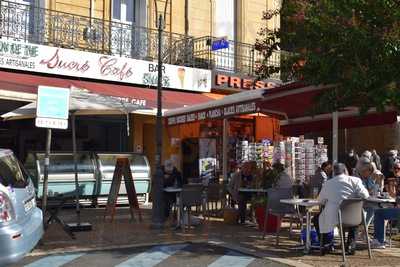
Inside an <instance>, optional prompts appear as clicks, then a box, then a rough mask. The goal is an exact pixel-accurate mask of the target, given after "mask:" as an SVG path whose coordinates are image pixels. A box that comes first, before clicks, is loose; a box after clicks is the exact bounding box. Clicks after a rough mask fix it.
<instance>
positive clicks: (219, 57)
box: [193, 36, 281, 78]
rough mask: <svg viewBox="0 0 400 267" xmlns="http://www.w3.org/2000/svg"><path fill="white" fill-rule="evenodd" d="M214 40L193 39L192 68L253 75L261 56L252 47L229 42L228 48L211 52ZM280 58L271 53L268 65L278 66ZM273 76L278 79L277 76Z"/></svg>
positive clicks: (278, 53)
mask: <svg viewBox="0 0 400 267" xmlns="http://www.w3.org/2000/svg"><path fill="white" fill-rule="evenodd" d="M215 40H217V39H216V38H214V37H210V36H206V37H201V38H197V39H194V44H193V47H194V48H193V57H194V63H193V64H194V66H196V67H199V68H207V69H215V70H219V71H226V72H233V73H241V74H244V75H249V76H254V75H255V70H256V68H257V65H258V64H260V63H261V61H262V59H263V56H262V55H261V53H260V52H259V51H257V50H255V48H254V45H251V44H246V43H240V42H234V41H229V48H223V49H219V50H216V51H212V43H213V41H215ZM280 56H281V53H280V52H279V51H277V52H275V53H273V55H272V56H271V57H270V58H269V59H268V63H269V64H270V65H271V66H279V65H280V61H281V59H280ZM275 76H276V77H275V78H279V75H278V74H277V75H275Z"/></svg>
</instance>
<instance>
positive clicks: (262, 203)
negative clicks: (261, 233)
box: [252, 164, 284, 232]
mask: <svg viewBox="0 0 400 267" xmlns="http://www.w3.org/2000/svg"><path fill="white" fill-rule="evenodd" d="M283 171H284V168H282V167H281V166H278V165H277V164H274V166H273V168H264V169H262V170H261V171H260V172H259V175H257V176H256V180H257V185H258V188H264V189H268V188H272V187H275V186H276V185H277V184H278V182H279V179H280V177H281V173H282V172H283ZM252 205H253V208H254V210H255V215H256V220H257V223H258V228H259V229H260V230H264V220H265V211H266V207H267V197H266V196H265V195H259V196H256V197H255V198H254V199H253V202H252ZM277 220H278V218H277V217H275V216H273V215H270V216H268V221H267V232H273V231H275V229H276V227H277V224H278V222H277Z"/></svg>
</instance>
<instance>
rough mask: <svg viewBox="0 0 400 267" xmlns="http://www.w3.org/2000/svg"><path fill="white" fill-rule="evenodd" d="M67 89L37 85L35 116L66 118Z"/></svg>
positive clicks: (67, 111) (67, 105) (67, 110)
mask: <svg viewBox="0 0 400 267" xmlns="http://www.w3.org/2000/svg"><path fill="white" fill-rule="evenodd" d="M68 113H69V89H67V88H58V87H49V86H39V88H38V98H37V106H36V117H39V118H50V119H62V120H68Z"/></svg>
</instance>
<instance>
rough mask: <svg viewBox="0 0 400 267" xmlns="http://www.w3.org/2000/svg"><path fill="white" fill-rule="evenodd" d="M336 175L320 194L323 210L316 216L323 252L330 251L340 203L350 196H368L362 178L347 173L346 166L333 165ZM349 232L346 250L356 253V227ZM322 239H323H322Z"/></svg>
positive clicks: (315, 223) (349, 252) (340, 164)
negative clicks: (329, 236)
mask: <svg viewBox="0 0 400 267" xmlns="http://www.w3.org/2000/svg"><path fill="white" fill-rule="evenodd" d="M333 175H334V177H333V178H332V179H330V180H328V181H327V182H326V183H324V185H323V186H322V189H321V193H320V194H319V196H318V199H319V201H320V202H322V203H324V204H325V206H324V209H323V210H322V212H321V213H320V214H319V215H318V216H316V217H314V219H313V221H314V225H315V228H316V229H317V232H318V233H319V235H320V238H322V246H323V250H322V251H323V253H325V252H327V251H328V249H329V248H328V245H330V244H328V240H327V239H328V233H330V232H332V231H333V229H334V227H335V226H336V225H337V224H338V211H339V207H340V204H341V203H342V201H343V200H344V199H348V198H368V197H369V193H368V190H367V189H366V188H365V187H364V185H363V183H362V181H361V179H359V178H357V177H352V176H349V175H347V171H346V166H345V165H344V164H342V163H336V164H335V165H334V166H333ZM347 230H348V232H349V234H348V238H347V242H346V252H347V253H348V254H354V253H355V234H356V230H357V229H356V228H355V227H354V228H349V229H347ZM320 240H321V239H320Z"/></svg>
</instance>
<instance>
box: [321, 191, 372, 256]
mask: <svg viewBox="0 0 400 267" xmlns="http://www.w3.org/2000/svg"><path fill="white" fill-rule="evenodd" d="M363 205H364V200H363V199H359V198H351V199H345V200H343V202H342V203H341V204H340V209H339V212H338V218H339V225H338V226H339V232H340V242H341V243H342V258H343V262H345V261H346V253H345V244H344V233H343V228H347V227H355V226H359V225H361V224H362V225H363V226H364V233H365V237H366V240H367V244H368V256H369V258H370V259H372V252H371V245H370V243H369V236H368V228H367V224H366V220H365V213H364V210H363ZM321 243H322V242H321Z"/></svg>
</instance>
